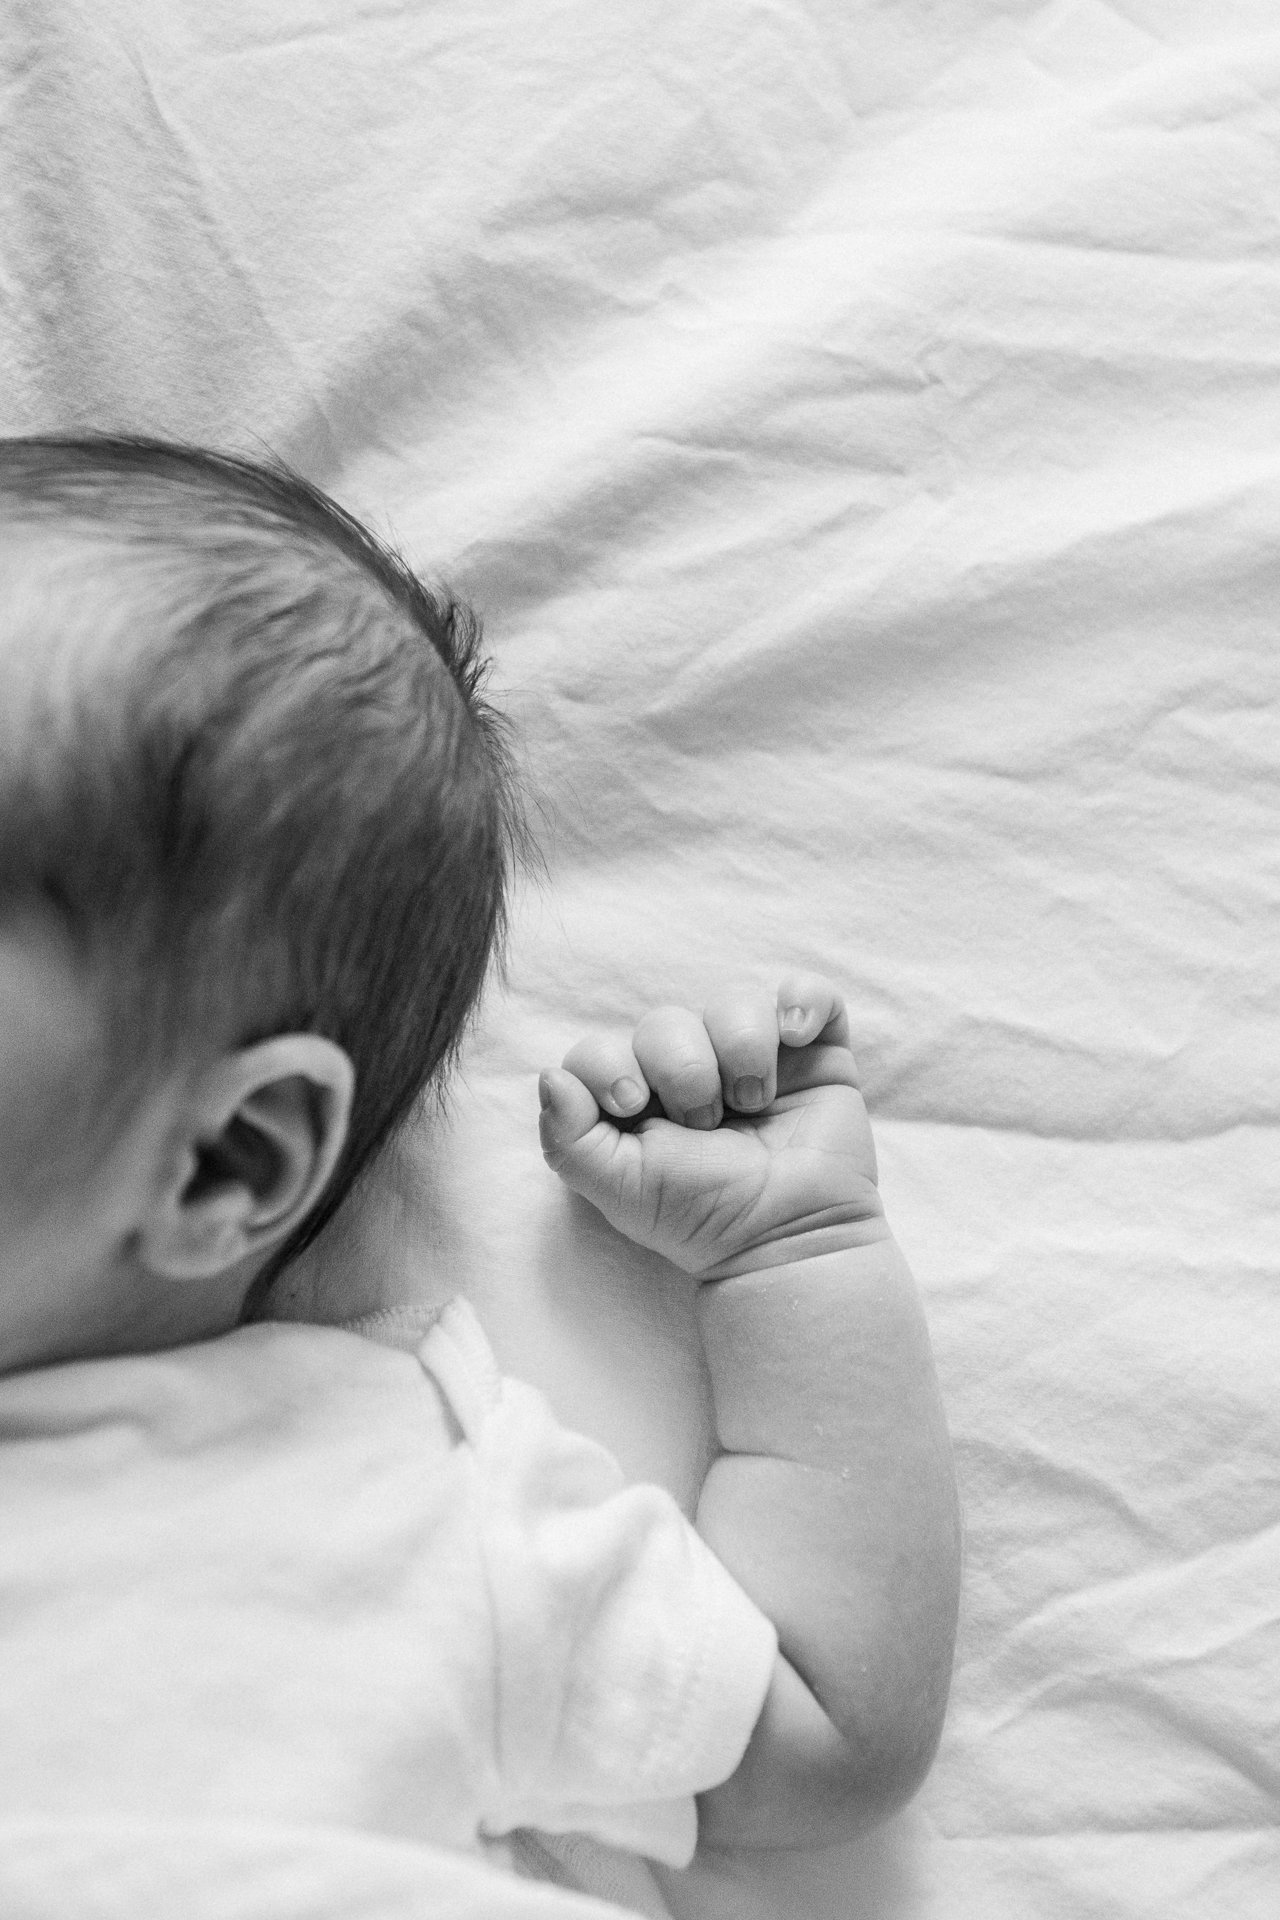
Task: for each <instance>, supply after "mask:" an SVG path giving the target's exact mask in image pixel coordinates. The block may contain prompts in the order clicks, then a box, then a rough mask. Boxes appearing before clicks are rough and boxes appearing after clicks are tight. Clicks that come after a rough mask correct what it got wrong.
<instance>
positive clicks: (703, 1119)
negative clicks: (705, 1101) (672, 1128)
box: [684, 1100, 716, 1131]
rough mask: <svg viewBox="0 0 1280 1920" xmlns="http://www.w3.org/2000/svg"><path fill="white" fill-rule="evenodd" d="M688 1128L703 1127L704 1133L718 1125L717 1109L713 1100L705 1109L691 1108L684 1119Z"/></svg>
mask: <svg viewBox="0 0 1280 1920" xmlns="http://www.w3.org/2000/svg"><path fill="white" fill-rule="evenodd" d="M684 1123H685V1125H686V1127H701V1128H702V1129H703V1130H704V1131H706V1130H708V1129H709V1128H711V1127H714V1126H715V1124H716V1107H715V1101H714V1100H713V1101H712V1102H711V1103H710V1105H708V1106H705V1107H690V1109H689V1111H688V1113H686V1115H685V1117H684Z"/></svg>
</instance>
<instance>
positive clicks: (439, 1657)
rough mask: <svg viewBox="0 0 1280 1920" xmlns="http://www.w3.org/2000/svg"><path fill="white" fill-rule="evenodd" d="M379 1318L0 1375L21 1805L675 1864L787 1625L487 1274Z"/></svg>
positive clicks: (4, 1670) (1, 1641)
mask: <svg viewBox="0 0 1280 1920" xmlns="http://www.w3.org/2000/svg"><path fill="white" fill-rule="evenodd" d="M381 1318H382V1320H383V1322H384V1324H383V1325H382V1326H381V1327H379V1326H376V1325H373V1324H369V1325H368V1326H367V1328H366V1329H364V1330H367V1331H369V1332H371V1333H375V1334H376V1333H379V1332H381V1333H383V1334H384V1336H385V1335H386V1334H388V1333H389V1334H390V1335H391V1337H392V1338H395V1337H396V1336H397V1332H398V1333H399V1337H400V1338H401V1340H402V1341H403V1340H406V1339H407V1337H408V1336H407V1334H406V1332H405V1329H406V1327H409V1328H411V1331H412V1337H413V1338H414V1340H415V1341H420V1344H418V1345H417V1352H416V1354H415V1353H410V1352H396V1351H392V1350H389V1349H388V1348H387V1347H384V1346H378V1345H375V1344H373V1342H372V1341H370V1340H367V1339H361V1338H357V1337H355V1335H354V1334H353V1333H352V1332H348V1331H341V1330H337V1329H330V1328H317V1327H302V1326H297V1325H287V1326H286V1325H267V1326H257V1327H247V1328H243V1329H240V1330H238V1331H237V1332H235V1333H232V1334H228V1335H226V1336H224V1337H223V1338H220V1339H217V1340H213V1341H209V1342H206V1343H203V1344H200V1345H197V1346H192V1347H185V1348H180V1349H176V1350H174V1351H171V1352H167V1353H161V1354H154V1355H145V1356H138V1357H129V1358H124V1359H109V1360H93V1361H85V1362H78V1363H74V1364H71V1365H65V1366H58V1367H49V1368H45V1369H41V1370H39V1371H36V1372H33V1373H28V1374H20V1375H16V1376H13V1377H11V1378H8V1379H3V1380H0V1701H2V1702H3V1709H2V1718H3V1726H2V1728H0V1810H3V1812H4V1814H5V1815H6V1817H10V1818H12V1817H13V1816H15V1815H18V1816H25V1815H35V1816H57V1817H60V1818H62V1817H67V1816H74V1817H82V1816H83V1817H88V1818H94V1819H102V1818H112V1817H118V1818H125V1819H128V1818H139V1817H145V1818H148V1819H157V1818H160V1819H173V1820H181V1819H190V1818H192V1817H198V1818H201V1819H206V1820H208V1819H227V1818H230V1819H242V1820H243V1819H252V1820H262V1821H276V1822H284V1823H293V1824H297V1825H309V1826H310V1825H333V1826H339V1827H343V1828H353V1827H354V1828H358V1829H362V1830H364V1831H369V1832H375V1833H382V1834H388V1835H395V1836H399V1837H403V1838H406V1839H420V1840H424V1841H430V1842H433V1843H435V1844H437V1845H445V1846H448V1847H453V1848H460V1849H465V1850H471V1851H476V1850H482V1849H483V1850H488V1849H489V1848H490V1847H491V1846H492V1845H493V1843H495V1842H498V1841H500V1839H501V1836H505V1835H511V1834H515V1833H517V1831H518V1830H521V1829H536V1830H539V1831H540V1832H541V1833H543V1834H548V1835H567V1834H585V1835H589V1836H592V1837H593V1838H594V1839H595V1840H597V1841H601V1842H604V1843H607V1845H609V1846H611V1847H615V1848H620V1849H626V1850H631V1851H634V1852H637V1853H640V1854H644V1855H647V1856H649V1857H650V1858H653V1859H655V1860H660V1861H664V1862H666V1863H668V1864H670V1865H674V1866H681V1865H684V1864H685V1863H687V1861H688V1860H689V1858H690V1857H691V1855H692V1852H693V1849H694V1845H695V1841H696V1814H695V1809H694V1802H693V1796H694V1794H695V1793H697V1792H699V1791H701V1790H702V1789H704V1788H706V1787H710V1786H713V1785H715V1784H717V1783H718V1782H719V1781H720V1780H723V1779H725V1778H726V1777H727V1776H728V1775H729V1774H730V1773H732V1771H733V1770H734V1768H735V1767H736V1765H737V1764H738V1761H739V1759H740V1757H741V1754H742V1752H743V1749H744V1747H745V1745H746V1742H747V1740H748V1738H749V1736H750V1733H751V1730H752V1728H753V1726H754V1724H755V1721H756V1719H757V1717H758V1715H759V1712H760V1708H761V1705H762V1703H763V1699H764V1695H765V1692H766V1689H767V1687H768V1683H769V1677H770V1673H771V1671H772V1666H773V1660H774V1653H775V1648H776V1638H775V1635H774V1631H773V1628H772V1626H771V1625H770V1624H769V1622H768V1621H767V1620H765V1619H764V1617H763V1616H762V1615H761V1614H760V1613H759V1611H758V1610H757V1609H756V1608H755V1607H754V1606H753V1605H752V1603H751V1602H750V1601H749V1600H748V1599H747V1598H746V1596H745V1595H744V1594H743V1593H742V1591H741V1590H740V1588H739V1587H738V1586H737V1585H736V1583H735V1582H734V1581H733V1580H732V1579H731V1578H730V1576H729V1575H728V1574H727V1573H726V1572H725V1570H724V1569H723V1567H722V1566H721V1565H720V1563H719V1562H718V1561H717V1560H716V1558H715V1557H714V1555H713V1554H712V1553H711V1552H710V1551H709V1549H708V1548H707V1547H706V1546H705V1545H704V1544H703V1542H702V1541H701V1540H700V1538H699V1537H698V1535H697V1534H696V1533H695V1532H694V1530H693V1529H692V1528H691V1527H690V1526H689V1524H688V1522H687V1521H686V1520H685V1519H684V1517H683V1515H682V1514H681V1513H680V1512H679V1510H678V1508H677V1507H676V1505H675V1503H674V1501H673V1500H672V1499H671V1498H670V1496H669V1495H667V1494H666V1493H664V1492H662V1491H661V1490H659V1489H658V1488H655V1487H648V1486H631V1487H628V1486H626V1485H624V1483H623V1479H622V1474H621V1471H620V1469H619V1468H618V1466H617V1464H616V1463H615V1462H614V1460H613V1459H612V1457H611V1456H610V1455H609V1454H608V1453H607V1452H606V1451H605V1450H604V1449H603V1448H602V1447H600V1446H598V1445H596V1444H595V1443H594V1442H592V1441H589V1440H586V1439H584V1438H583V1437H582V1436H580V1435H577V1434H572V1433H569V1432H567V1431H566V1430H565V1429H564V1428H562V1427H560V1426H559V1425H558V1424H557V1423H556V1421H555V1419H554V1417H553V1415H552V1414H551V1411H550V1409H549V1407H548V1405H547V1403H546V1402H545V1400H544V1399H543V1398H542V1396H541V1395H540V1394H538V1393H537V1392H536V1391H535V1390H534V1389H532V1388H530V1387H528V1386H525V1385H523V1384H521V1383H519V1382H516V1381H512V1380H509V1379H504V1378H502V1377H501V1376H500V1375H499V1373H498V1369H497V1366H496V1364H495V1362H494V1360H493V1356H492V1354H491V1352H490V1349H489V1346H488V1343H487V1341H486V1340H485V1337H484V1335H483V1333H482V1331H481V1329H480V1326H479V1323H478V1322H477V1320H476V1319H475V1316H474V1314H473V1313H472V1312H471V1310H470V1308H469V1307H467V1306H466V1305H465V1304H464V1303H462V1302H460V1301H454V1302H453V1303H451V1304H450V1305H449V1306H448V1307H446V1308H445V1310H444V1312H443V1313H442V1314H441V1315H440V1317H439V1319H438V1320H437V1322H436V1324H435V1325H434V1326H433V1327H432V1328H431V1330H430V1331H429V1332H428V1333H427V1335H426V1338H425V1339H421V1338H420V1336H421V1328H420V1327H419V1328H412V1324H411V1321H405V1320H403V1319H402V1320H401V1321H400V1322H399V1324H398V1327H397V1325H396V1324H392V1323H395V1320H396V1316H394V1315H393V1316H382V1317H381ZM522 1845H526V1843H524V1842H521V1841H517V1845H516V1855H515V1856H514V1857H515V1859H516V1863H517V1864H518V1863H519V1849H520V1847H521V1846H522ZM527 1851H528V1850H527V1847H526V1852H527ZM536 1853H537V1849H536V1846H535V1848H534V1856H535V1857H536ZM551 1854H552V1856H556V1854H557V1849H556V1848H555V1847H554V1845H553V1847H552V1849H551ZM572 1854H573V1843H570V1846H569V1848H568V1850H567V1855H566V1849H565V1848H564V1847H563V1846H562V1847H560V1849H559V1850H558V1857H560V1858H562V1859H564V1858H566V1857H568V1858H572ZM508 1857H512V1856H511V1855H508Z"/></svg>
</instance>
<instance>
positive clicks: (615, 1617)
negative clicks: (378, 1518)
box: [420, 1301, 777, 1866]
mask: <svg viewBox="0 0 1280 1920" xmlns="http://www.w3.org/2000/svg"><path fill="white" fill-rule="evenodd" d="M420 1356H421V1358H422V1361H423V1364H424V1365H425V1366H426V1367H427V1368H428V1370H429V1371H430V1372H431V1373H432V1374H433V1375H434V1377H435V1378H436V1379H437V1381H438V1383H439V1384H440V1386H441V1389H442V1391H443V1392H444V1394H445V1397H446V1399H447V1400H448V1401H449V1403H450V1405H451V1407H452V1409H453V1411H454V1414H455V1417H456V1418H457V1419H458V1422H459V1425H460V1427H461V1428H462V1432H463V1436H464V1440H465V1443H466V1444H467V1445H468V1446H469V1448H470V1450H471V1454H472V1459H473V1463H474V1472H475V1485H476V1497H477V1503H478V1507H479V1512H480V1525H481V1534H482V1552H483V1559H484V1565H485V1569H486V1575H487V1579H488V1582H489V1591H490V1601H491V1607H492V1614H493V1622H494V1639H495V1645H496V1649H497V1660H498V1686H497V1699H498V1703H499V1705H498V1725H497V1728H496V1730H495V1733H496V1748H497V1778H498V1781H499V1783H500V1785H499V1789H498V1796H497V1800H496V1802H495V1804H494V1805H492V1806H491V1807H487V1808H486V1809H485V1814H484V1830H485V1831H486V1832H488V1833H490V1834H495V1835H496V1834H501V1833H507V1832H511V1831H512V1830H513V1829H515V1828H518V1827H537V1828H540V1829H542V1830H543V1831H544V1832H548V1833H570V1832H583V1833H589V1834H592V1835H593V1836H595V1837H596V1838H597V1839H600V1840H604V1841H606V1842H608V1843H609V1844H610V1845H612V1846H616V1847H624V1848H629V1849H632V1850H634V1851H635V1852H638V1853H644V1854H647V1855H648V1856H649V1857H651V1858H653V1859H657V1860H662V1861H664V1862H666V1863H667V1864H669V1865H672V1866H684V1865H686V1864H687V1863H688V1861H689V1860H690V1859H691V1858H692V1855H693V1852H694V1848H695V1846H696V1844H697V1815H696V1810H695V1807H694V1800H693V1796H694V1795H695V1794H696V1793H699V1792H701V1791H703V1790H704V1789H706V1788H708V1787H712V1786H715V1785H717V1784H718V1783H719V1782H720V1781H722V1780H724V1779H727V1778H728V1776H729V1775H730V1774H731V1773H732V1772H733V1770H734V1768H735V1767H736V1766H737V1764H738V1762H739V1760H740V1759H741V1757H742V1753H743V1751H744V1749H745V1747H746V1744H747V1741H748V1740H749V1739H750V1736H751V1733H752V1730H753V1728H754V1726H755V1723H756V1721H757V1719H758V1718H759V1715H760V1710H761V1707H762V1706H763V1703H764V1697H765V1693H766V1692H767V1690H768V1686H769V1680H770V1677H771V1675H772V1672H773V1665H774V1659H775V1656H776V1652H777V1636H776V1633H775V1631H774V1628H773V1626H772V1624H771V1623H770V1622H769V1621H768V1620H767V1619H766V1618H765V1617H764V1615H763V1614H762V1613H761V1612H760V1611H759V1609H758V1608H757V1607H756V1606H755V1605H754V1604H753V1602H752V1601H750V1600H749V1599H748V1598H747V1596H746V1594H744V1593H743V1591H742V1589H741V1588H740V1587H739V1586H738V1585H737V1583H736V1581H734V1580H733V1579H732V1577H731V1576H730V1575H729V1574H728V1573H727V1572H726V1571H725V1569H724V1567H723V1566H722V1565H721V1564H720V1562H719V1561H718V1560H717V1559H716V1557H715V1555H714V1554H713V1553H712V1552H711V1550H710V1549H709V1548H708V1547H707V1546H706V1545H705V1543H704V1542H703V1541H702V1539H701V1538H700V1537H699V1535H698V1534H697V1533H696V1532H695V1530H694V1529H693V1527H692V1526H690V1524H689V1522H688V1521H687V1520H686V1519H685V1517H684V1515H683V1514H682V1513H681V1512H680V1509H679V1508H678V1506H677V1505H676V1503H675V1501H674V1500H673V1499H672V1498H671V1496H670V1495H669V1494H668V1493H666V1492H664V1491H663V1490H662V1489H660V1488H658V1487H653V1486H628V1485H626V1484H625V1483H624V1480H623V1476H622V1471H621V1469H620V1468H619V1466H618V1464H617V1462H616V1461H615V1460H614V1459H613V1457H612V1455H611V1454H609V1453H608V1452H607V1451H606V1449H605V1448H603V1447H601V1446H599V1445H597V1444H596V1443H595V1442H594V1441H591V1440H588V1439H586V1438H584V1437H583V1436H582V1435H580V1434H575V1433H570V1432H568V1431H567V1430H566V1429H565V1428H563V1427H561V1426H560V1425H559V1424H558V1422H557V1421H556V1419H555V1417H554V1415H553V1414H552V1412H551V1410H550V1408H549V1406H548V1405H547V1402H546V1401H545V1400H544V1398H543V1397H542V1395H541V1394H539V1393H538V1392H536V1391H535V1390H534V1389H533V1388H532V1387H528V1386H525V1385H523V1384H522V1383H520V1382H518V1381H514V1380H509V1379H503V1378H501V1377H500V1376H499V1375H498V1373H497V1369H496V1366H494V1365H493V1362H492V1356H491V1355H489V1353H488V1347H487V1342H485V1340H484V1336H483V1333H482V1332H481V1331H480V1328H479V1323H478V1322H477V1321H476V1319H475V1316H474V1314H472V1312H471V1310H470V1308H468V1307H466V1306H465V1304H464V1303H462V1302H458V1301H455V1302H453V1303H452V1304H451V1305H450V1306H449V1307H447V1308H446V1309H445V1310H444V1313H443V1314H442V1315H441V1317H440V1319H439V1321H438V1322H437V1324H436V1326H435V1327H434V1328H433V1329H432V1332H431V1333H430V1334H429V1335H428V1337H427V1339H426V1341H424V1342H423V1345H422V1347H421V1349H420Z"/></svg>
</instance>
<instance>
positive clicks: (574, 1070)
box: [539, 974, 887, 1280]
mask: <svg viewBox="0 0 1280 1920" xmlns="http://www.w3.org/2000/svg"><path fill="white" fill-rule="evenodd" d="M539 1094H540V1098H541V1101H542V1118H541V1123H540V1133H541V1139H542V1150H543V1154H544V1157H545V1159H546V1161H547V1163H548V1165H549V1166H551V1167H553V1168H554V1169H555V1171H556V1172H557V1173H558V1174H559V1176H560V1178H561V1179H562V1180H563V1181H564V1182H565V1183H566V1185H568V1186H570V1187H572V1188H573V1190H574V1191H575V1192H576V1193H580V1194H581V1195H582V1196H583V1197H584V1198H585V1199H587V1200H590V1201H591V1202H592V1204H593V1205H594V1206H596V1207H597V1208H598V1209H599V1211H600V1212H601V1213H602V1214H603V1215H604V1216H605V1218H606V1219H607V1220H609V1221H610V1222H611V1223H612V1224H613V1225H614V1226H615V1227H617V1228H618V1230H619V1231H620V1232H621V1233H624V1234H626V1235H627V1237H628V1238H629V1239H631V1240H635V1241H637V1242H638V1243H639V1244H640V1245H641V1246H645V1247H651V1248H652V1249H653V1250H654V1251H655V1252H657V1253H661V1254H663V1255H665V1257H666V1258H667V1259H668V1260H671V1261H673V1262H674V1263H675V1265H676V1266H679V1267H682V1268H683V1269H684V1270H685V1272H687V1273H691V1274H694V1275H696V1276H697V1277H698V1278H699V1279H701V1280H713V1279H720V1278H723V1277H725V1275H727V1274H729V1273H733V1272H740V1271H744V1270H746V1269H747V1268H750V1267H761V1266H771V1265H776V1264H780V1263H781V1262H784V1261H789V1260H794V1259H797V1258H800V1257H802V1256H804V1255H805V1254H808V1253H826V1252H829V1251H832V1250H833V1249H834V1248H836V1247H837V1246H845V1245H851V1244H856V1243H859V1242H863V1241H866V1240H868V1239H872V1238H880V1237H883V1235H884V1234H885V1233H887V1228H886V1227H885V1225H884V1220H883V1210H882V1208H881V1205H880V1199H879V1195H878V1193H877V1191H876V1163H875V1149H874V1146H873V1144H872V1140H871V1131H870V1127H869V1125H868V1122H867V1113H866V1107H865V1106H864V1104H863V1100H862V1095H861V1093H860V1092H859V1090H858V1080H857V1070H856V1068H855V1066H854V1060H853V1055H852V1053H851V1052H850V1049H849V1025H848V1017H847V1015H846V1012H845V1008H844V1003H843V1001H842V1000H841V998H840V996H839V994H838V993H837V992H836V991H835V989H834V988H833V987H832V986H831V984H830V983H829V982H828V981H826V980H823V979H821V978H820V977H819V976H817V975H814V974H793V975H790V976H788V977H787V978H785V979H784V980H783V981H782V982H781V984H780V985H779V988H778V991H777V994H776V995H775V997H774V998H773V999H772V1000H770V999H768V998H766V997H764V996H762V995H760V994H757V993H751V992H744V993H726V994H723V995H720V996H719V997H718V998H717V999H715V1000H714V1001H712V1002H711V1003H710V1004H709V1005H708V1006H707V1007H706V1008H705V1009H704V1011H703V1012H702V1014H701V1015H699V1014H696V1013H693V1012H691V1011H690V1010H689V1009H688V1008H686V1007H659V1008H657V1009H655V1010H654V1011H653V1012H651V1013H648V1014H646V1015H645V1016H644V1018H643V1019H642V1020H641V1021H640V1022H639V1024H638V1026H637V1027H636V1029H635V1032H634V1034H633V1035H632V1037H631V1039H630V1041H625V1040H621V1039H616V1038H612V1037H606V1036H591V1037H588V1038H586V1039H584V1040H580V1041H579V1042H578V1043H577V1045H576V1046H574V1047H572V1048H571V1049H570V1051H569V1052H568V1053H567V1054H566V1055H565V1059H564V1064H563V1066H562V1067H560V1068H559V1069H554V1070H551V1071H549V1072H546V1073H544V1074H543V1075H542V1077H541V1080H540V1082H539Z"/></svg>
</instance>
